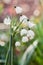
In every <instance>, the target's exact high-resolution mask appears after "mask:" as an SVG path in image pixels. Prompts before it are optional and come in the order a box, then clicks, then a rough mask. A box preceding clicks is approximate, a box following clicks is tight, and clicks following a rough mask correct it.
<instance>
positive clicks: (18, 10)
mask: <svg viewBox="0 0 43 65" xmlns="http://www.w3.org/2000/svg"><path fill="white" fill-rule="evenodd" d="M15 11H16V13H17V14H21V13H22V11H23V10H22V8H21V7H19V6H17V7H15Z"/></svg>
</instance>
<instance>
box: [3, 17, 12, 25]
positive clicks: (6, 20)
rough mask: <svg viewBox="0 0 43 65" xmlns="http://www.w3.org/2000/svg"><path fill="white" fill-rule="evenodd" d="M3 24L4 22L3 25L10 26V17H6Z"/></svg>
mask: <svg viewBox="0 0 43 65" xmlns="http://www.w3.org/2000/svg"><path fill="white" fill-rule="evenodd" d="M3 22H4V24H6V25H10V23H11V19H10V17H9V16H8V17H6V18H5V19H4V21H3Z"/></svg>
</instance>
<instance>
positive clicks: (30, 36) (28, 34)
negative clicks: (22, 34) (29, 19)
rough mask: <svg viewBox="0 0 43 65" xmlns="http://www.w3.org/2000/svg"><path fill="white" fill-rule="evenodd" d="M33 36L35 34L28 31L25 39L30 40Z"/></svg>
mask: <svg viewBox="0 0 43 65" xmlns="http://www.w3.org/2000/svg"><path fill="white" fill-rule="evenodd" d="M34 36H35V33H34V32H33V31H32V30H28V32H27V37H28V38H29V39H30V40H32V39H33V38H34Z"/></svg>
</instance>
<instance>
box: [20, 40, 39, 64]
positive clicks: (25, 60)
mask: <svg viewBox="0 0 43 65" xmlns="http://www.w3.org/2000/svg"><path fill="white" fill-rule="evenodd" d="M37 45H38V40H35V41H34V42H33V44H31V45H30V46H29V47H28V48H27V50H26V51H25V52H24V54H23V56H22V59H21V61H20V64H19V65H27V64H28V63H29V61H30V58H31V56H32V54H33V52H34V51H35V49H36V48H37Z"/></svg>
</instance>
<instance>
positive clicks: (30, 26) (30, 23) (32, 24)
mask: <svg viewBox="0 0 43 65" xmlns="http://www.w3.org/2000/svg"><path fill="white" fill-rule="evenodd" d="M27 25H28V27H29V28H33V27H34V26H35V25H36V24H35V23H33V22H31V21H29V22H28V24H27Z"/></svg>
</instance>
